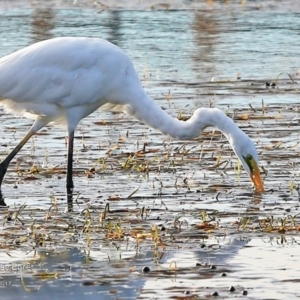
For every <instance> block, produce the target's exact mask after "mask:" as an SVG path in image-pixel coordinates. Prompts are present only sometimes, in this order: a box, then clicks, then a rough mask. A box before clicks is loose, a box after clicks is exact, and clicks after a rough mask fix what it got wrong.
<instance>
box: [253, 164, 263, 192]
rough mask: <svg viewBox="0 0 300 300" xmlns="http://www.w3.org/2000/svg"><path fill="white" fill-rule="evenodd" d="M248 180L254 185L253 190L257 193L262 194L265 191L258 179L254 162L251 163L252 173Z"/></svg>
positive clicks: (258, 175) (257, 170)
mask: <svg viewBox="0 0 300 300" xmlns="http://www.w3.org/2000/svg"><path fill="white" fill-rule="evenodd" d="M250 179H251V181H252V182H253V183H254V186H255V190H256V191H257V192H263V191H264V190H265V189H264V184H263V182H262V179H261V177H260V173H259V168H258V166H257V163H256V162H255V161H254V160H253V161H252V171H251V173H250Z"/></svg>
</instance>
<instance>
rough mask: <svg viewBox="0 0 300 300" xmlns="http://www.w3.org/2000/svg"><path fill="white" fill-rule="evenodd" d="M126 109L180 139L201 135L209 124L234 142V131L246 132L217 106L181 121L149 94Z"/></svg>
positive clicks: (203, 109)
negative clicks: (169, 113) (167, 111)
mask: <svg viewBox="0 0 300 300" xmlns="http://www.w3.org/2000/svg"><path fill="white" fill-rule="evenodd" d="M126 111H127V112H128V113H129V114H131V115H132V116H134V117H135V118H136V119H138V120H140V121H142V122H144V123H146V124H147V125H149V126H150V127H152V128H155V129H158V130H159V131H161V132H162V133H163V134H165V135H169V136H171V137H174V138H177V139H179V140H190V139H193V138H196V137H199V135H200V134H201V132H202V131H203V130H204V129H205V128H206V127H208V126H214V127H216V128H218V129H219V130H220V131H221V132H222V133H223V134H224V135H225V136H226V138H227V139H228V140H229V142H230V143H231V142H232V133H233V132H234V133H240V134H244V133H243V132H242V131H241V130H240V129H239V127H238V126H237V125H236V124H235V123H234V122H233V121H232V119H230V118H229V117H227V116H226V115H225V114H224V113H223V112H222V111H221V110H219V109H217V108H198V109H197V110H195V111H194V114H193V115H192V117H191V118H190V119H189V120H187V121H180V120H178V119H176V118H173V117H171V116H170V115H168V114H167V113H166V112H165V111H164V110H163V109H162V108H161V107H160V106H159V105H158V104H157V103H156V102H155V101H153V100H152V99H151V98H150V97H149V96H148V95H146V94H145V95H144V97H143V99H141V101H139V102H138V103H137V102H135V103H134V107H133V106H128V107H127V109H126Z"/></svg>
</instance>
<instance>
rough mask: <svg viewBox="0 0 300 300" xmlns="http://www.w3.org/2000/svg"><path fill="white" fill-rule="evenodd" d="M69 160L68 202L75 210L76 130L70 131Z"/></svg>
mask: <svg viewBox="0 0 300 300" xmlns="http://www.w3.org/2000/svg"><path fill="white" fill-rule="evenodd" d="M68 134H69V136H68V162H67V184H66V188H67V204H68V211H69V212H71V211H72V210H73V188H74V183H73V147H74V131H71V130H69V132H68Z"/></svg>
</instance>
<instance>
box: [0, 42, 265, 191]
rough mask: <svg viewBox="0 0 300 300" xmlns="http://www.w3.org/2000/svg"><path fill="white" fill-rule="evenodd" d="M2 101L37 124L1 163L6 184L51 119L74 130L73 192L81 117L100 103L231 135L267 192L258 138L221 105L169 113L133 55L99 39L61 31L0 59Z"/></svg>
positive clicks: (191, 132)
mask: <svg viewBox="0 0 300 300" xmlns="http://www.w3.org/2000/svg"><path fill="white" fill-rule="evenodd" d="M0 104H2V105H3V106H4V107H5V108H7V109H8V110H10V111H13V112H17V113H20V114H21V115H24V116H26V117H28V118H32V119H34V123H33V125H32V127H31V128H30V129H29V131H28V133H27V134H26V135H25V136H24V138H23V139H22V140H21V141H20V143H19V144H18V145H17V146H16V148H15V149H14V150H12V152H11V153H10V154H9V155H8V156H7V157H6V158H5V159H4V160H3V161H2V162H1V164H0V190H1V184H2V181H3V177H4V175H5V173H6V171H7V168H8V165H9V163H10V161H11V160H12V159H13V158H14V157H15V155H16V154H17V153H18V152H19V151H20V149H21V148H22V147H23V146H24V144H25V143H26V142H27V141H28V140H29V138H30V137H31V136H32V135H33V134H34V133H36V132H37V131H38V130H39V129H41V128H42V127H44V126H46V125H47V124H48V123H49V122H52V121H56V122H63V123H66V125H67V130H68V159H67V184H66V188H67V194H68V195H70V194H72V191H73V187H74V184H73V177H72V161H73V141H74V131H75V129H76V127H77V125H78V123H79V121H80V120H81V119H82V118H84V117H86V116H87V115H89V114H91V113H92V112H93V111H95V110H96V109H97V108H99V107H102V108H104V109H121V110H123V111H125V112H127V113H128V114H130V115H132V116H133V117H135V118H136V119H138V120H140V121H142V122H144V123H146V124H147V125H149V126H150V127H153V128H155V129H158V130H160V131H161V132H162V133H163V134H166V135H170V136H171V137H174V138H177V139H180V140H190V139H193V138H196V137H199V135H200V133H201V132H202V131H203V130H204V129H205V128H206V127H208V126H215V127H217V128H218V129H219V130H220V131H222V133H223V134H224V135H225V136H226V138H227V139H228V141H229V143H230V145H231V146H232V148H233V150H234V152H235V154H236V155H237V156H238V158H239V159H240V161H241V162H242V164H243V166H244V168H245V170H246V172H247V173H248V174H249V176H250V179H251V180H252V182H253V183H254V185H255V187H256V190H257V191H263V190H264V187H263V183H262V180H261V177H260V173H259V168H258V156H257V151H256V148H255V146H254V144H253V142H252V141H251V139H250V138H249V137H248V136H247V135H246V134H245V133H244V132H243V131H242V130H241V129H240V128H239V127H238V126H237V125H236V124H235V123H234V122H233V121H232V120H231V119H230V118H229V117H227V116H226V115H225V114H224V113H223V112H222V111H221V110H219V109H217V108H199V109H196V110H195V111H194V114H193V115H192V117H191V118H190V119H189V120H187V121H185V122H184V121H180V120H177V119H175V118H173V117H171V116H169V115H168V114H167V113H166V112H165V111H164V110H162V109H161V108H160V107H159V106H158V105H157V103H156V102H155V101H153V100H152V99H151V98H150V97H149V96H148V95H147V94H146V92H145V90H144V89H143V87H142V85H141V82H140V80H139V77H138V75H137V73H136V71H135V69H134V66H133V64H132V62H131V60H130V58H129V57H128V56H127V55H126V54H125V53H124V52H123V51H122V50H121V49H120V48H119V47H117V46H115V45H113V44H111V43H110V42H108V41H106V40H103V39H97V38H84V37H60V38H54V39H50V40H46V41H42V42H38V43H36V44H33V45H31V46H28V47H26V48H23V49H21V50H19V51H17V52H14V53H12V54H10V55H7V56H4V57H2V58H1V59H0Z"/></svg>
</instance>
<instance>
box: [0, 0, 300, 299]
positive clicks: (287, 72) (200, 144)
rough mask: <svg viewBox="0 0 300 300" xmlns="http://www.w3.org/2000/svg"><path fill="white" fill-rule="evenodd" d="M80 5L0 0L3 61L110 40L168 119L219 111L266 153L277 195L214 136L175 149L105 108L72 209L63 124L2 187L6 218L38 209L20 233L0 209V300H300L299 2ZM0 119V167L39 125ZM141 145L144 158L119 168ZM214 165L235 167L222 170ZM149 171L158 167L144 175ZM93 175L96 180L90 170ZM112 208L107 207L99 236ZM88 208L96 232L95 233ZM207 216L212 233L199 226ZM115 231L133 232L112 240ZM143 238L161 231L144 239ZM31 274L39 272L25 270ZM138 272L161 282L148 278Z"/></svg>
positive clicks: (93, 121)
mask: <svg viewBox="0 0 300 300" xmlns="http://www.w3.org/2000/svg"><path fill="white" fill-rule="evenodd" d="M19 3H21V2H19ZM80 3H81V2H80ZM80 3H77V5H72V4H71V3H69V2H66V3H65V5H63V6H61V7H55V5H53V6H51V7H47V8H41V6H39V8H37V7H35V6H28V5H26V3H25V2H24V3H23V5H21V4H22V3H21V4H20V5H18V6H15V7H11V6H10V5H7V3H4V4H3V3H2V4H1V6H0V7H1V9H0V28H1V31H0V55H1V56H2V55H5V54H8V53H11V52H12V51H14V50H17V49H19V48H22V47H24V46H26V45H29V44H31V43H33V42H37V41H40V40H43V39H47V38H51V37H56V36H68V35H72V36H93V37H102V38H105V39H109V40H110V41H112V42H114V43H116V44H117V45H119V46H120V47H122V48H123V49H124V50H125V51H126V53H128V55H129V56H130V57H131V59H132V60H133V62H134V65H135V67H136V69H137V72H138V74H139V75H140V78H141V80H142V81H143V85H144V87H145V88H146V89H147V91H148V93H149V94H150V95H151V96H152V97H153V98H154V99H156V100H157V101H159V103H160V105H161V106H163V107H164V108H165V109H166V110H167V111H168V112H169V113H170V114H172V115H173V116H178V115H179V113H180V112H182V113H183V115H185V116H186V115H190V113H191V112H192V110H193V109H194V108H195V107H199V106H210V105H214V106H216V107H219V108H221V109H223V110H224V111H226V112H227V113H229V115H232V116H234V119H235V121H236V122H237V123H238V124H239V126H240V127H241V128H243V129H244V130H245V132H247V134H249V135H250V136H251V137H252V138H253V140H254V141H255V143H256V145H257V148H258V150H259V155H260V159H261V163H262V165H263V166H264V168H265V169H266V171H267V174H265V175H264V179H265V187H266V192H265V193H263V194H261V195H259V194H253V192H252V188H251V185H250V183H249V179H248V178H247V175H246V174H245V173H244V172H242V173H241V174H238V171H237V165H238V164H237V160H236V158H235V157H234V156H233V155H232V152H231V150H230V148H229V146H228V143H227V141H226V140H225V139H224V138H223V137H222V136H221V135H220V133H219V132H213V131H212V130H209V129H208V130H206V133H204V134H203V135H202V136H201V139H200V140H198V141H194V142H189V143H185V142H178V141H176V140H171V139H169V138H167V137H164V136H162V135H160V134H159V133H157V132H156V131H154V130H151V129H148V128H147V127H146V126H144V125H143V124H141V123H139V122H136V121H135V120H133V119H132V118H131V117H128V116H126V115H124V114H112V113H109V112H108V113H100V112H95V113H94V114H92V115H91V116H89V117H87V118H86V119H84V120H83V121H82V122H81V124H80V126H79V127H78V131H77V138H76V140H75V147H76V153H75V178H74V179H75V186H76V189H75V192H78V193H79V195H78V201H77V202H76V204H75V206H74V210H75V212H74V213H73V214H71V215H68V214H66V213H65V212H64V211H65V207H66V199H65V165H66V145H65V129H64V128H60V127H55V126H49V127H47V128H45V129H43V130H41V132H40V134H39V135H36V136H35V137H34V138H33V139H32V141H31V142H29V143H28V144H27V145H26V146H25V147H24V149H22V151H21V152H20V154H19V155H18V158H17V159H16V160H15V161H14V162H13V163H12V164H11V168H10V170H9V172H8V174H7V175H6V177H5V180H4V184H3V193H4V196H5V201H6V203H7V204H8V205H10V208H9V210H8V211H10V212H12V213H13V212H16V211H18V210H19V208H20V206H21V205H22V204H24V203H26V205H27V207H26V209H25V210H24V211H23V210H22V211H21V212H20V213H19V216H20V220H21V221H22V222H23V223H22V222H21V221H20V220H18V219H17V218H16V217H15V216H16V215H14V217H13V218H12V219H13V220H12V221H9V220H7V213H8V211H7V210H3V212H2V213H1V215H0V216H1V219H2V220H3V227H2V231H1V233H0V241H1V245H2V247H1V249H2V250H1V253H0V262H1V263H2V265H1V264H0V267H1V266H5V267H3V268H2V269H1V274H0V275H1V276H2V277H3V278H2V279H1V281H0V288H1V292H2V293H3V295H5V296H6V298H7V299H9V297H10V299H14V298H16V297H17V295H18V298H19V299H20V298H21V297H23V298H24V299H26V298H31V299H32V297H36V299H39V298H40V297H41V295H42V296H43V297H46V298H47V297H48V298H49V296H50V295H51V298H53V295H54V293H57V295H58V294H59V295H60V296H61V297H62V296H64V297H68V296H69V297H71V295H72V297H78V299H79V298H80V299H81V298H82V297H83V296H82V295H85V297H86V298H88V297H89V298H91V299H95V298H96V297H97V298H99V297H102V298H103V299H104V298H105V299H109V297H110V298H111V299H116V298H118V297H119V298H125V297H127V298H130V299H135V298H137V297H139V298H141V299H149V298H160V299H162V298H176V297H179V298H180V297H181V298H185V297H186V298H187V297H194V299H201V298H202V297H208V296H209V295H210V294H211V293H213V292H214V291H218V293H219V295H220V296H222V297H223V298H231V297H234V298H239V297H243V298H244V297H245V296H242V294H241V293H242V291H243V290H247V291H248V296H247V297H248V298H251V299H283V298H293V297H296V296H299V295H300V290H299V287H298V286H299V285H298V278H297V273H298V268H297V263H298V252H299V249H298V247H299V244H298V243H299V241H298V236H299V217H298V209H299V189H298V182H299V167H298V163H299V145H298V141H299V130H298V126H299V114H298V102H299V99H298V98H299V84H298V81H297V80H298V68H299V65H298V62H299V59H298V49H299V44H300V40H299V37H298V28H299V26H300V24H299V23H300V21H299V20H300V19H299V13H298V11H299V8H298V7H297V6H296V5H294V3H292V2H291V3H290V2H282V3H281V4H277V2H272V1H265V2H264V3H260V2H258V1H249V2H247V3H246V4H245V5H239V4H238V3H236V2H234V1H233V2H232V3H231V4H227V5H225V4H220V3H215V4H213V5H208V4H201V6H200V7H197V8H198V10H195V9H189V7H188V5H187V4H186V3H184V4H182V8H184V9H180V5H179V6H177V7H174V9H170V8H172V7H168V8H169V9H167V10H166V9H165V8H164V9H149V7H143V9H142V10H138V11H137V10H134V9H132V8H134V6H133V4H132V3H130V4H131V5H132V6H130V8H131V9H124V7H119V8H118V9H117V10H109V9H103V8H101V9H100V8H99V7H93V6H92V5H91V6H90V5H86V6H83V5H82V4H80ZM190 4H191V7H190V8H193V6H192V5H196V4H195V3H193V1H190ZM155 5H158V4H155ZM291 5H292V6H293V8H292V9H291ZM139 8H141V7H139ZM156 8H157V7H156ZM158 8H160V7H158ZM266 83H270V84H272V83H275V87H272V86H266ZM168 98H170V99H169V101H168V100H167V99H168ZM249 105H251V106H252V108H253V109H251V108H250V106H249ZM262 105H263V106H262ZM262 108H263V109H262ZM254 110H255V111H254ZM0 116H1V118H0V130H1V132H2V140H1V148H0V157H4V156H5V155H6V154H7V152H8V151H9V150H10V149H12V148H13V147H14V146H15V145H16V142H17V141H18V140H20V139H21V137H22V136H23V135H24V134H25V133H26V131H27V130H28V128H29V126H30V123H31V122H30V120H27V119H23V118H19V117H15V116H13V115H10V114H7V113H5V112H4V111H2V110H1V111H0ZM145 143H147V144H148V145H147V146H146V150H149V153H147V154H145V155H144V156H141V157H135V158H134V159H133V160H132V161H130V162H129V163H128V164H127V165H126V164H125V165H126V167H123V168H122V164H123V166H124V163H125V162H126V161H127V160H128V155H129V153H134V152H136V151H137V150H141V149H142V148H143V145H144V144H145ZM116 145H117V146H116ZM185 150H189V151H188V153H187V152H185ZM218 157H220V158H221V162H224V164H222V165H221V166H220V167H215V166H216V162H217V160H216V159H217V158H218ZM145 161H146V162H145ZM127 162H128V161H127ZM226 163H227V164H226ZM145 164H147V166H148V168H149V172H141V170H142V168H143V166H145ZM32 166H36V167H38V169H39V173H36V172H33V169H32ZM17 167H18V170H16V169H17ZM92 168H95V169H96V172H95V174H94V173H93V172H91V173H88V172H86V171H87V170H90V169H92ZM30 169H31V170H32V172H31V173H30V172H29V170H30ZM51 199H52V201H55V202H52V206H51ZM53 199H55V200H53ZM53 203H54V204H53ZM106 203H109V204H110V210H111V211H112V213H111V214H108V217H107V219H105V222H104V223H101V224H100V225H101V226H100V225H99V224H98V222H99V221H98V219H99V216H100V215H101V214H102V213H103V211H104V207H105V205H106ZM86 208H88V209H89V213H90V214H91V216H92V219H91V220H92V221H93V222H92V223H91V224H92V225H90V227H88V228H91V231H89V230H88V231H85V229H84V228H86V227H87V226H89V225H87V224H88V223H87V222H88V221H87V220H88V219H87V218H88V217H87V215H86V212H83V211H84V209H86ZM142 208H145V209H146V213H145V214H144V215H143V213H142ZM204 211H205V212H206V216H204V215H203V212H204ZM47 212H48V213H49V212H50V214H51V218H49V216H48V215H47ZM47 216H48V217H47ZM205 218H206V219H207V220H210V223H212V224H213V225H214V226H213V227H212V228H210V229H209V228H205V227H204V228H202V227H201V226H200V227H197V225H199V224H201V223H202V222H203V220H204V219H205ZM120 222H121V224H122V228H123V230H124V232H125V233H126V234H125V237H126V238H124V236H122V238H118V237H117V233H116V232H117V228H119V227H118V226H119V225H116V224H119V223H120ZM32 224H33V225H32ZM66 224H72V226H74V228H75V229H74V231H73V230H72V231H69V229H67V228H66ZM282 224H284V225H282ZM153 226H157V228H158V232H159V233H158V234H159V236H160V238H161V242H160V243H159V244H158V245H157V244H156V243H155V242H153V232H152V231H151V228H153ZM163 227H165V228H166V232H164V230H162V228H163ZM72 228H73V227H72ZM100 229H101V230H100ZM102 229H103V231H102ZM112 232H113V234H112ZM136 232H139V233H144V234H150V236H151V237H150V236H144V240H139V242H138V245H137V241H136V239H135V238H136V235H135V233H136ZM151 232H152V233H151ZM46 235H49V236H50V237H48V236H46ZM48 238H49V239H48ZM39 239H42V241H43V242H41V244H39V242H38V241H39ZM44 241H45V242H44ZM201 245H204V248H202V246H201ZM156 248H158V249H157V251H156V250H155V249H156ZM34 250H38V251H37V252H34ZM58 253H59V255H58ZM170 262H172V263H171V266H170ZM175 262H176V272H175V270H174V264H175ZM197 262H198V263H201V266H198V267H196V263H197ZM24 264H25V265H28V266H29V268H28V269H26V270H25V271H24V270H23V269H21V270H20V268H21V267H20V266H24ZM211 264H212V265H215V266H216V269H214V268H211V267H210V266H211ZM7 265H8V268H6V266H7ZM70 266H71V267H70ZM143 266H149V267H150V268H151V272H149V273H143V272H142V271H141V270H142V268H143ZM70 268H71V269H70ZM223 273H225V274H227V276H221V275H222V274H223ZM231 285H234V286H235V287H236V291H235V292H233V293H231V292H229V291H228V287H229V286H231ZM158 289H159V292H158V291H157V290H158ZM74 293H75V295H73V294H74Z"/></svg>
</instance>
